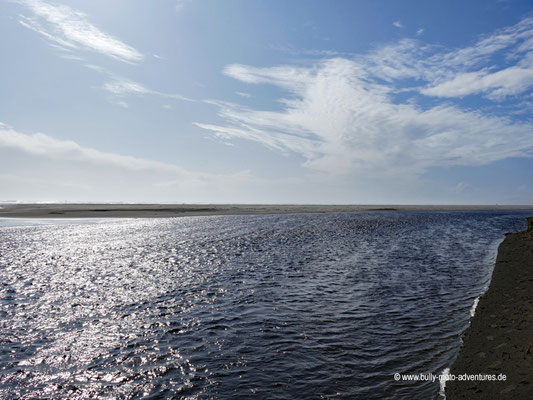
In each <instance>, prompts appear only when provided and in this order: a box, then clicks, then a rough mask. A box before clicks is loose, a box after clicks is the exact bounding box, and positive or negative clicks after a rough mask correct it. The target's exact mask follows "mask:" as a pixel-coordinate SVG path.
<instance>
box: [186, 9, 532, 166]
mask: <svg viewBox="0 0 533 400" xmlns="http://www.w3.org/2000/svg"><path fill="white" fill-rule="evenodd" d="M502 52H503V54H502ZM532 52H533V20H529V19H526V20H524V21H521V22H520V23H519V24H517V25H516V26H513V27H509V28H506V29H503V30H500V31H497V32H495V33H494V34H492V35H488V36H485V37H483V38H481V39H480V40H479V41H478V42H476V43H475V44H473V45H472V46H469V47H465V48H461V49H454V50H447V49H443V48H440V47H437V46H432V45H428V44H424V43H422V42H420V41H418V40H412V39H404V40H401V41H399V42H397V43H395V44H392V45H388V46H383V47H381V48H378V49H376V50H374V51H371V52H369V53H366V54H359V55H357V56H354V57H352V58H342V57H336V58H330V59H326V60H320V61H315V62H313V63H311V64H310V65H303V66H302V65H299V66H276V67H268V68H261V67H252V66H246V65H241V64H233V65H230V66H228V67H226V68H225V69H224V73H225V74H226V75H228V76H230V77H232V78H234V79H237V80H239V81H242V82H245V83H250V84H270V85H275V86H278V87H280V88H281V89H283V90H285V92H286V94H287V97H286V98H284V99H280V102H281V104H283V109H282V110H279V111H265V110H257V109H253V108H250V107H245V106H241V105H235V104H231V103H222V102H220V103H218V107H219V115H220V116H221V117H222V118H223V119H224V120H225V123H222V124H212V123H204V122H198V123H196V125H197V126H199V127H201V128H203V129H206V130H209V131H211V132H213V133H214V134H215V135H217V136H219V137H222V138H224V139H225V140H227V139H229V138H238V139H246V140H252V141H256V142H259V143H261V144H263V145H264V146H267V147H269V148H271V149H273V150H275V151H281V152H292V153H296V154H300V155H301V156H302V157H303V158H304V159H305V162H304V164H303V165H304V166H305V167H307V168H310V169H312V170H315V171H322V172H328V173H332V174H339V173H340V174H342V173H353V172H360V173H373V174H376V173H378V174H379V173H381V174H391V173H392V174H400V175H401V174H420V173H423V172H424V171H426V170H427V169H429V168H431V167H437V166H457V165H464V166H471V165H483V164H487V163H491V162H494V161H497V160H502V159H506V158H511V157H532V156H533V124H531V123H530V122H528V121H527V120H523V119H520V118H515V115H514V114H513V113H512V112H508V113H507V114H505V115H502V114H501V113H500V114H498V115H491V114H486V113H484V112H482V111H481V110H473V109H471V108H464V107H462V106H461V104H460V103H453V102H449V101H448V100H447V101H446V102H439V101H438V99H439V97H446V98H453V97H456V96H459V97H460V96H467V95H483V96H485V97H486V98H487V99H489V100H494V101H497V100H500V99H501V98H502V97H505V96H510V95H517V94H520V93H523V92H524V91H526V90H528V89H529V88H530V86H531V85H533V68H532V66H531V62H530V61H531V60H533V53H532ZM496 55H498V56H499V57H500V58H503V59H505V60H506V61H505V63H507V64H509V63H512V64H511V65H506V67H504V68H500V69H498V65H499V64H498V63H497V62H495V61H493V60H494V57H495V56H496ZM400 93H404V94H409V93H410V94H411V97H410V98H407V99H404V100H401V99H400V98H398V97H397V95H398V94H400ZM428 98H433V99H436V100H437V102H434V101H433V102H431V103H428V101H427V100H428Z"/></svg>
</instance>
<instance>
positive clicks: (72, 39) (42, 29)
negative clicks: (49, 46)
mask: <svg viewBox="0 0 533 400" xmlns="http://www.w3.org/2000/svg"><path fill="white" fill-rule="evenodd" d="M13 1H14V2H16V3H19V4H21V5H23V6H25V7H26V8H27V9H28V10H29V11H30V12H31V13H32V15H31V16H22V17H21V19H20V23H21V24H22V25H24V26H25V27H27V28H29V29H32V30H33V31H35V32H37V33H40V34H41V35H43V36H44V37H45V38H46V39H48V40H49V41H51V42H52V43H53V44H55V45H58V46H61V47H62V48H64V49H67V50H74V49H77V50H79V49H84V50H92V51H95V52H98V53H101V54H104V55H106V56H109V57H112V58H114V59H117V60H120V61H125V62H130V63H132V62H138V61H141V60H142V59H143V58H144V56H143V54H142V53H140V52H139V51H138V50H136V49H135V48H134V47H132V46H129V45H127V44H126V43H124V42H122V41H121V40H119V39H117V38H115V37H113V36H112V35H110V34H108V33H105V32H104V31H102V30H101V29H99V28H98V27H96V26H95V25H94V24H92V23H91V22H89V20H88V17H87V16H86V15H85V14H84V13H82V12H80V11H77V10H74V9H72V8H70V7H68V6H65V5H59V4H52V3H47V2H45V1H42V0H13Z"/></svg>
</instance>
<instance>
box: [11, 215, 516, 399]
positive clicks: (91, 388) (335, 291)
mask: <svg viewBox="0 0 533 400" xmlns="http://www.w3.org/2000/svg"><path fill="white" fill-rule="evenodd" d="M525 215H526V214H525V213H524V212H516V211H515V212H388V213H358V214H323V215H269V216H223V217H186V218H174V219H153V220H112V221H104V220H98V221H96V220H95V221H89V223H82V221H70V222H68V221H67V222H63V223H59V222H56V221H54V222H48V223H46V224H40V223H35V222H27V223H18V224H17V223H15V222H12V221H3V222H1V223H0V268H1V271H2V273H1V275H0V315H1V318H0V324H1V325H0V327H1V332H2V334H1V335H0V341H1V346H0V352H1V353H0V360H1V362H0V365H1V369H2V371H1V375H0V398H2V399H4V398H5V399H15V398H24V399H31V398H42V397H49V398H63V399H73V398H79V399H82V398H88V397H91V396H93V397H98V398H103V399H114V398H128V399H129V398H142V397H143V396H154V398H155V397H161V398H173V397H174V398H175V397H186V398H206V397H214V398H222V399H229V398H234V397H250V396H257V397H258V398H271V399H284V398H318V397H340V398H358V397H359V398H367V399H379V398H383V397H384V396H386V397H394V398H406V399H407V398H409V399H417V398H419V399H428V398H437V397H438V395H439V394H438V392H439V384H438V382H436V383H432V382H423V383H416V384H414V383H409V382H395V381H394V379H393V378H392V377H393V374H394V373H395V372H401V373H404V372H415V373H419V372H420V373H428V372H433V373H439V371H442V370H443V369H444V368H446V367H449V365H450V362H451V360H453V358H454V357H455V355H456V354H457V351H458V349H459V344H460V340H459V335H460V333H461V332H462V331H463V330H464V329H465V328H466V326H467V325H468V320H469V317H470V309H471V307H472V305H473V303H474V300H475V299H476V297H477V296H479V295H480V294H481V292H482V291H483V290H484V288H485V287H486V285H487V284H488V282H489V279H490V273H491V268H492V263H493V262H494V250H495V245H496V244H497V243H498V242H499V241H500V240H501V239H502V237H503V233H505V232H507V231H511V230H520V229H522V228H523V225H524V217H525Z"/></svg>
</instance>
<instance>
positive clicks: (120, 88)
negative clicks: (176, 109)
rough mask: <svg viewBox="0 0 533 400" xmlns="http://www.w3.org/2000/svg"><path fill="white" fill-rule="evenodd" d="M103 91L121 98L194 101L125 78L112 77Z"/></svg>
mask: <svg viewBox="0 0 533 400" xmlns="http://www.w3.org/2000/svg"><path fill="white" fill-rule="evenodd" d="M103 88H104V90H106V91H107V92H109V93H111V94H112V95H114V96H118V97H123V96H126V95H155V96H160V97H166V98H169V99H174V100H182V101H189V102H195V101H196V100H194V99H190V98H188V97H185V96H181V95H179V94H173V93H164V92H160V91H157V90H152V89H150V88H148V87H146V86H145V85H143V84H141V83H139V82H135V81H132V80H129V79H126V78H121V77H117V76H113V78H112V79H111V80H110V81H108V82H106V83H105V84H104V86H103Z"/></svg>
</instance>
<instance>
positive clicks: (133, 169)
mask: <svg viewBox="0 0 533 400" xmlns="http://www.w3.org/2000/svg"><path fill="white" fill-rule="evenodd" d="M13 149H16V150H18V151H20V152H22V153H24V154H25V155H17V156H16V158H15V159H16V160H17V162H15V163H13V161H12V159H11V158H10V157H9V156H8V157H7V158H5V157H3V156H4V155H5V154H7V155H9V154H11V155H12V154H13V153H12V150H13ZM19 160H20V161H19ZM0 164H1V167H2V168H4V170H6V167H7V171H9V174H0V187H2V193H3V194H4V196H5V197H7V198H16V199H19V200H20V199H21V200H26V201H34V200H35V199H36V198H37V199H39V200H48V201H64V200H65V199H68V200H71V201H72V200H74V201H76V200H77V201H80V200H81V201H116V200H121V201H124V200H125V199H128V200H130V201H137V202H152V201H159V202H160V201H167V202H176V201H179V202H190V203H194V202H205V201H219V202H235V201H238V200H239V199H240V200H241V201H243V199H242V197H241V193H242V188H243V187H246V186H249V185H256V184H257V179H256V178H255V177H253V176H251V174H250V172H249V171H247V170H244V171H237V172H233V173H227V174H223V173H218V174H215V173H205V172H198V171H191V170H188V169H185V168H182V167H180V166H177V165H174V164H169V163H165V162H160V161H155V160H150V159H145V158H139V157H133V156H128V155H123V154H117V153H111V152H105V151H100V150H97V149H94V148H90V147H85V146H82V145H80V144H78V143H76V142H74V141H71V140H62V139H57V138H54V137H52V136H49V135H46V134H43V133H36V134H26V133H22V132H18V131H16V130H15V129H14V128H12V127H9V126H8V125H5V124H2V123H0ZM28 166H31V168H28ZM65 166H68V167H67V168H65ZM0 170H1V168H0ZM80 176H81V177H83V179H82V180H81V181H80ZM71 183H73V184H71ZM258 185H260V184H258ZM254 200H255V201H258V198H257V197H256V198H254Z"/></svg>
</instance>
